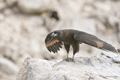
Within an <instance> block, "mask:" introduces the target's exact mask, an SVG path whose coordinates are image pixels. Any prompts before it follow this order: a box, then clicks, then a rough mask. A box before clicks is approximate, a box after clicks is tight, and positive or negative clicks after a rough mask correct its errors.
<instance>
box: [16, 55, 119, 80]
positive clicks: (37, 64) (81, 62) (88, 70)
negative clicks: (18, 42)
mask: <svg viewBox="0 0 120 80" xmlns="http://www.w3.org/2000/svg"><path fill="white" fill-rule="evenodd" d="M119 58H120V57H119ZM119 75H120V66H119V64H117V63H114V62H113V61H112V59H111V58H108V57H106V56H105V55H100V56H99V57H92V58H87V57H80V58H75V62H66V61H65V60H52V61H47V60H41V59H35V58H27V59H26V60H25V62H24V65H23V67H22V68H21V69H20V71H19V73H18V76H17V80H91V79H94V80H120V76H119Z"/></svg>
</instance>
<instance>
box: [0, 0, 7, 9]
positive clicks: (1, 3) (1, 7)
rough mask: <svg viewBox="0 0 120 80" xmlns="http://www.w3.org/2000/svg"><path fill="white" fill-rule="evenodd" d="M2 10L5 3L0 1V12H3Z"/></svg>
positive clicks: (2, 0)
mask: <svg viewBox="0 0 120 80" xmlns="http://www.w3.org/2000/svg"><path fill="white" fill-rule="evenodd" d="M4 8H6V5H5V2H4V0H0V10H3V9H4Z"/></svg>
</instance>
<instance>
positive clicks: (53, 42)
mask: <svg viewBox="0 0 120 80" xmlns="http://www.w3.org/2000/svg"><path fill="white" fill-rule="evenodd" d="M45 44H46V47H47V49H48V50H49V51H50V52H51V51H52V52H53V53H56V52H57V51H59V50H60V48H62V42H61V41H59V40H58V39H46V40H45Z"/></svg>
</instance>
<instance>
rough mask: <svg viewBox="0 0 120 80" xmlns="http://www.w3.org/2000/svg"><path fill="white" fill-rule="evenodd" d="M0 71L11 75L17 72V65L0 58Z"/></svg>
mask: <svg viewBox="0 0 120 80" xmlns="http://www.w3.org/2000/svg"><path fill="white" fill-rule="evenodd" d="M0 71H2V72H4V73H7V74H9V75H13V74H16V73H17V72H18V67H17V66H16V65H15V64H14V63H12V62H10V61H9V60H7V59H5V58H0Z"/></svg>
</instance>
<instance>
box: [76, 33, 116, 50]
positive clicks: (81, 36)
mask: <svg viewBox="0 0 120 80" xmlns="http://www.w3.org/2000/svg"><path fill="white" fill-rule="evenodd" d="M74 39H75V40H77V41H79V42H83V43H85V44H88V45H91V46H94V47H96V48H99V49H102V50H108V51H111V52H117V50H116V49H115V48H114V47H113V46H112V45H110V44H109V43H106V42H105V41H102V40H100V39H98V38H97V37H96V36H94V35H91V34H88V33H85V32H81V33H76V34H75V35H74Z"/></svg>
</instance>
